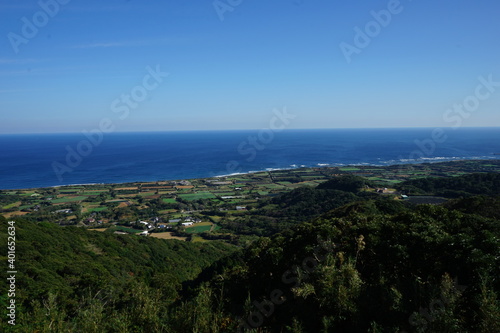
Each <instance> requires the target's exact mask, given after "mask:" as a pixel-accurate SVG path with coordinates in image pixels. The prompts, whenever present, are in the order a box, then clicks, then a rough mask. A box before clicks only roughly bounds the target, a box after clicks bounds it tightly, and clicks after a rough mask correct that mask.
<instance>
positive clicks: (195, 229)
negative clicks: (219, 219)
mask: <svg viewBox="0 0 500 333" xmlns="http://www.w3.org/2000/svg"><path fill="white" fill-rule="evenodd" d="M212 226H213V224H212V223H211V222H201V223H197V224H196V225H194V226H192V227H187V228H186V232H187V233H193V234H198V233H202V232H206V231H210V230H211V229H212Z"/></svg>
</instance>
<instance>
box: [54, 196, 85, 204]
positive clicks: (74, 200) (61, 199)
mask: <svg viewBox="0 0 500 333" xmlns="http://www.w3.org/2000/svg"><path fill="white" fill-rule="evenodd" d="M87 198H88V197H83V196H81V197H64V198H58V199H54V200H52V201H51V202H52V203H65V202H77V201H83V200H85V199H87Z"/></svg>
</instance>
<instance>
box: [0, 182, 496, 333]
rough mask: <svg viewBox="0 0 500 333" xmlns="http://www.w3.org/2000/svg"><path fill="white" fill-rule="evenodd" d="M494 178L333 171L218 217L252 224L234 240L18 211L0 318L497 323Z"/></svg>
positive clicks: (349, 328) (93, 327) (240, 325)
mask: <svg viewBox="0 0 500 333" xmlns="http://www.w3.org/2000/svg"><path fill="white" fill-rule="evenodd" d="M499 181H500V177H499V174H496V173H486V174H471V175H464V176H460V177H452V178H422V179H416V180H408V181H405V182H402V183H399V184H398V185H397V188H398V190H399V191H401V192H402V193H407V194H410V195H415V194H420V195H436V196H442V197H446V198H450V199H449V200H447V201H446V202H445V203H444V204H441V205H416V204H413V203H411V202H409V201H405V200H401V199H400V197H399V196H396V195H379V194H377V193H374V192H370V191H367V190H366V189H367V188H368V187H372V186H374V185H373V184H372V183H371V182H370V181H368V180H366V179H364V178H362V177H357V176H350V175H347V176H341V177H335V178H332V179H331V180H330V181H327V182H324V183H322V184H321V185H319V186H317V187H316V188H310V187H307V188H298V189H295V190H293V191H290V192H287V193H283V194H282V195H279V196H275V197H272V198H270V199H268V200H266V201H264V202H263V203H262V204H261V206H260V207H258V208H257V209H256V211H259V215H263V214H262V212H263V211H265V212H267V213H266V215H267V218H266V219H262V218H261V220H257V221H255V220H253V219H252V215H250V216H249V217H248V216H247V217H245V219H243V218H242V219H241V220H239V221H237V222H232V223H228V224H226V225H225V226H224V228H225V230H227V231H228V232H232V233H234V234H235V235H245V236H247V235H252V236H254V239H255V240H254V241H253V242H251V243H250V244H249V245H248V246H239V247H236V246H233V245H229V244H227V243H223V242H219V241H210V242H206V243H187V242H181V241H176V240H169V241H166V240H161V239H153V238H148V237H140V236H136V237H130V236H124V235H115V234H112V233H108V232H96V231H90V230H85V229H83V228H77V227H61V226H58V225H55V224H50V223H44V222H32V221H23V220H22V219H15V221H16V228H17V229H16V232H17V237H18V242H17V248H18V257H19V262H18V270H19V274H18V276H17V278H18V285H17V288H18V295H17V302H18V305H19V308H18V325H16V326H15V327H11V326H9V325H8V324H7V323H6V320H7V319H6V318H7V317H6V314H5V313H3V314H2V329H3V331H13V332H294V333H299V332H304V333H305V332H308V333H309V332H310V333H316V332H325V333H326V332H372V333H376V332H377V333H378V332H380V333H382V332H492V333H493V332H500V302H499V294H500V280H499V278H498V277H499V276H500V197H499V194H500V193H499V188H500V187H499V185H500V184H499ZM1 222H2V225H5V224H6V222H7V221H6V220H5V219H2V221H1ZM0 246H1V247H2V248H6V247H7V245H6V239H5V237H2V240H1V243H0ZM2 260H3V261H4V262H6V261H7V258H6V257H5V256H4V257H2ZM5 286H6V281H5V279H2V290H5V289H4V288H5ZM6 300H7V298H6V295H2V298H1V299H0V301H1V302H2V309H3V311H4V312H5V311H6V310H5V309H6Z"/></svg>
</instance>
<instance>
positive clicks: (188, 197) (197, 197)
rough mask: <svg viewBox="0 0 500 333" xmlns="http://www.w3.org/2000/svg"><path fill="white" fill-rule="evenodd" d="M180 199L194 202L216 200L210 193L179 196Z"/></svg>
mask: <svg viewBox="0 0 500 333" xmlns="http://www.w3.org/2000/svg"><path fill="white" fill-rule="evenodd" d="M179 197H180V198H182V199H184V200H188V201H193V200H200V199H215V195H213V194H212V193H210V192H198V193H192V194H179Z"/></svg>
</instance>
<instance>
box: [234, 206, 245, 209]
mask: <svg viewBox="0 0 500 333" xmlns="http://www.w3.org/2000/svg"><path fill="white" fill-rule="evenodd" d="M236 210H247V206H236Z"/></svg>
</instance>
